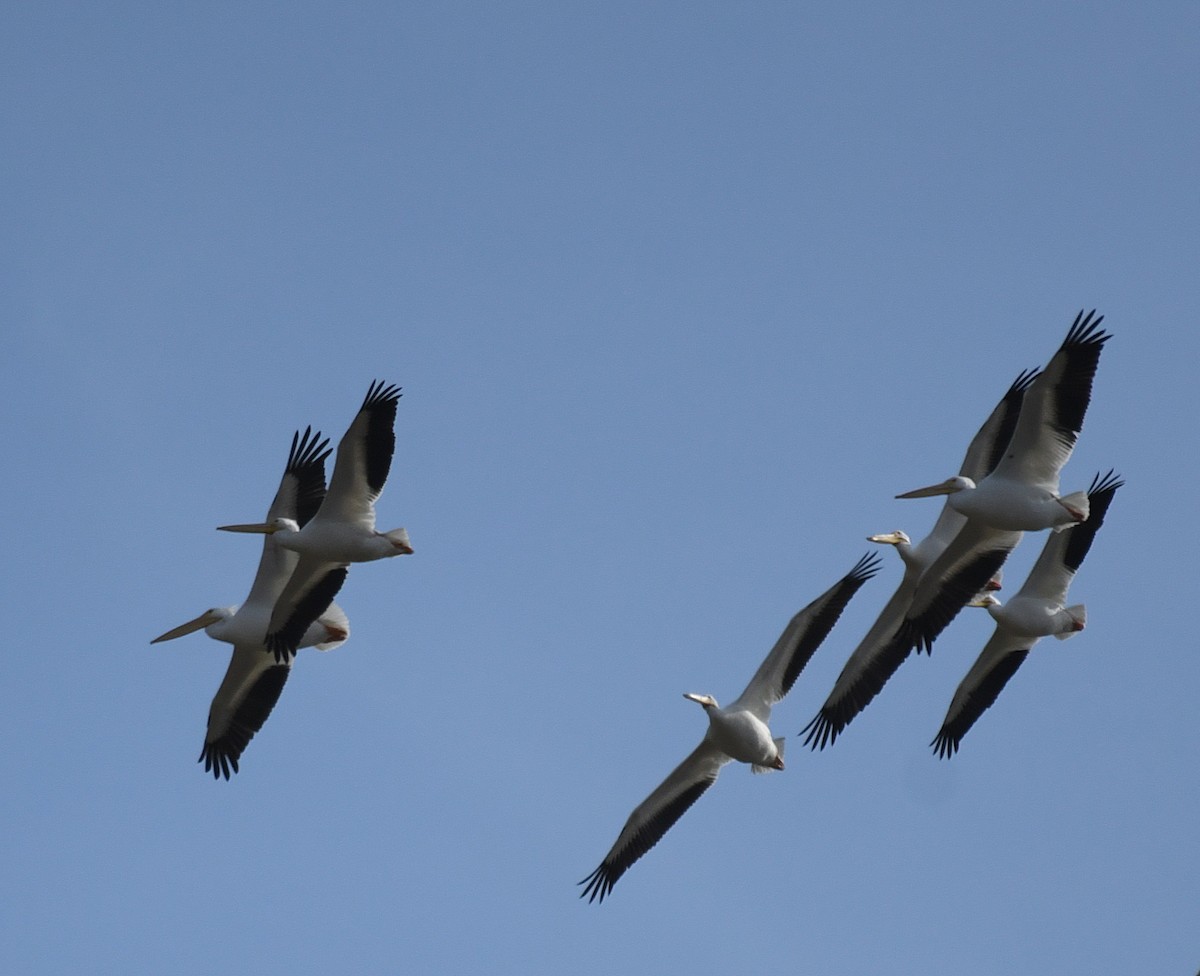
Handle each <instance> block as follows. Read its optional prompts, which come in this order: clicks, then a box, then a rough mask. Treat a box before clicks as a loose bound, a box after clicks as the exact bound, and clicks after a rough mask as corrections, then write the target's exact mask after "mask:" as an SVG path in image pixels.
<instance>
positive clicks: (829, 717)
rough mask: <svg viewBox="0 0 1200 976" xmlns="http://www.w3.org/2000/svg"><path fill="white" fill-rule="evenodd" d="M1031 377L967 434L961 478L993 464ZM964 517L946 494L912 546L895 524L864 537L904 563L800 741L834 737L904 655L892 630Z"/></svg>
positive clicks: (814, 743)
mask: <svg viewBox="0 0 1200 976" xmlns="http://www.w3.org/2000/svg"><path fill="white" fill-rule="evenodd" d="M1036 376H1037V371H1036V370H1026V371H1025V372H1023V373H1021V374H1020V375H1019V376H1018V377H1017V378H1016V379H1015V380H1014V381H1013V382H1012V385H1011V386H1009V388H1008V390H1007V391H1006V392H1005V394H1004V396H1003V397H1001V398H1000V402H999V403H997V404H996V406H995V407H994V408H993V409H992V412H991V413H990V414H989V415H988V418H987V420H985V421H984V422H983V425H982V426H981V427H980V428H979V430H978V431H976V433H975V436H974V437H973V438H971V444H970V446H969V447H968V448H967V454H966V457H964V458H963V462H962V467H961V468H960V469H959V472H960V474H962V475H963V476H964V477H968V478H973V479H977V480H982V479H983V478H984V477H986V476H987V474H988V473H989V472H990V471H991V470H992V469H993V468H994V467H995V466H996V463H997V462H998V461H999V460H1000V457H1001V456H1002V455H1003V453H1004V451H1005V449H1006V448H1007V447H1008V442H1009V439H1010V438H1011V437H1012V433H1013V428H1014V427H1015V426H1016V423H1017V416H1018V414H1019V413H1020V410H1021V402H1022V400H1023V399H1024V398H1025V391H1026V390H1027V389H1028V388H1029V384H1030V383H1032V382H1033V380H1034V378H1035V377H1036ZM966 521H967V518H966V516H965V515H961V514H959V512H958V511H956V510H955V509H954V508H952V507H951V506H950V504H949V500H948V499H947V503H946V504H943V506H942V512H941V514H940V515H939V516H938V520H937V522H936V523H935V524H934V526H933V529H932V531H930V533H929V534H928V535H927V536H925V538H924V539H922V540H921V541H920V542H919V543H917V544H916V545H913V544H912V541H911V540H910V539H909V537H908V534H907V533H905V532H904V531H903V530H901V529H897V530H896V531H895V532H887V533H882V534H880V535H872V536H868V540H869V541H870V542H875V543H879V544H880V545H891V546H895V547H896V551H897V552H898V553H899V555H900V559H901V560H902V561H903V562H904V576H903V578H902V579H901V580H900V585H899V586H898V587H897V588H896V592H895V593H893V594H892V597H891V599H890V600H888V602H887V603H886V604H885V605H884V608H883V609H882V610H881V611H880V613H879V616H878V617H877V618H876V620H875V623H874V624H872V625H871V629H870V630H869V631H867V634H866V636H865V637H863V639H862V641H860V642H859V645H858V647H856V648H855V649H854V651H853V652H852V653H851V655H850V658H849V659H848V660H847V661H846V665H845V667H843V668H842V672H841V674H839V675H838V679H837V681H836V682H835V683H834V686H833V690H832V691H831V692H830V693H829V697H828V698H826V699H825V704H824V705H822V706H821V710H820V711H819V712H818V713H817V714H816V716H814V718H813V720H812V721H811V722H809V723H808V725H806V726H805V727H804V729H803V730H802V731H801V733H800V734H801V735H803V736H805V739H804V744H805V745H808V746H811V747H812V748H813V749H824V748H825V746H826V745H829V744H832V743H834V742H835V741H837V737H838V736H839V735H841V733H842V731H843V730H844V729H845V728H846V726H847V725H848V724H849V723H850V722H851V720H853V719H854V717H855V716H856V715H858V713H859V712H861V711H862V710H863V709H864V708H866V707H867V705H868V704H870V702H871V699H873V698H874V697H875V696H876V695H877V694H879V692H880V690H881V689H882V688H883V686H884V684H885V683H886V682H887V680H888V679H889V678H890V677H891V676H892V675H893V674H895V673H896V671H897V669H898V668H899V667H900V665H901V664H903V663H904V661H905V660H906V659H907V658H908V656H909V653H910V652H911V650H912V645H911V644H910V643H906V642H905V640H904V639H903V638H902V637H899V636H898V635H897V633H896V631H897V629H898V628H899V626H900V623H901V621H903V620H904V615H905V613H906V612H907V611H908V607H909V604H910V603H911V602H912V596H913V593H914V592H915V591H916V588H917V582H918V580H920V578H921V573H923V572H924V571H925V569H926V568H928V567H929V565H930V564H932V562H933V561H934V559H936V558H937V557H938V556H939V555H940V554H941V553H942V552H943V551H944V550H945V548H946V546H948V545H949V544H950V542H951V540H952V539H953V538H954V537H955V536H956V535H957V534H958V531H959V530H960V529H961V528H962V527H963V525H964V524H965V523H966ZM984 585H985V587H987V588H999V585H1000V583H999V579H998V577H996V578H993V579H991V580H988V581H987V583H985V584H984Z"/></svg>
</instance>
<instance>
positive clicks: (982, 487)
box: [896, 470, 1088, 532]
mask: <svg viewBox="0 0 1200 976" xmlns="http://www.w3.org/2000/svg"><path fill="white" fill-rule="evenodd" d="M1057 487H1058V477H1057V474H1056V476H1055V478H1054V484H1053V487H1051V486H1050V485H1049V484H1031V483H1029V482H1026V481H1022V480H1021V479H1020V478H1013V477H1011V476H1006V475H1005V474H1004V473H1003V472H1001V471H999V470H998V471H996V472H993V473H992V474H991V475H989V476H988V477H987V478H984V479H983V481H982V482H980V483H979V484H978V485H977V484H976V483H975V482H974V481H972V480H971V479H970V478H964V477H962V476H956V477H954V478H951V479H949V481H945V482H943V483H942V484H941V485H932V486H930V487H929V488H925V489H921V488H918V489H917V490H916V491H915V492H906V493H905V494H903V495H898V496H896V497H898V498H920V497H923V496H922V492H927V493H929V494H931V495H938V494H946V495H949V496H950V497H949V498H947V499H946V503H947V504H948V505H949V506H950V507H951V508H953V509H954V510H955V511H956V512H958V513H959V514H960V515H963V516H964V517H966V518H973V519H977V520H978V521H980V522H983V523H984V524H985V525H988V526H991V527H992V528H994V529H1003V530H1005V531H1008V532H1040V531H1041V530H1042V529H1056V528H1062V527H1064V526H1067V525H1073V524H1075V523H1076V522H1083V521H1084V520H1086V519H1087V516H1088V510H1087V494H1086V493H1084V492H1082V491H1079V492H1075V493H1074V494H1071V495H1068V496H1067V497H1066V498H1059V496H1058V495H1057V494H1056V489H1057Z"/></svg>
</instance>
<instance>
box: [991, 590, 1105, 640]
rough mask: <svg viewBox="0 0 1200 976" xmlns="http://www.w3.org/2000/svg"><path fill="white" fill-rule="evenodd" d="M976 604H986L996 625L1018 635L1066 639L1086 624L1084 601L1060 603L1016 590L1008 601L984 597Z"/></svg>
mask: <svg viewBox="0 0 1200 976" xmlns="http://www.w3.org/2000/svg"><path fill="white" fill-rule="evenodd" d="M978 605H979V606H983V607H986V608H987V611H988V613H990V614H991V615H992V619H993V620H995V621H996V626H997V627H1000V628H1002V629H1004V630H1006V631H1008V632H1009V633H1010V634H1015V635H1016V636H1018V637H1034V638H1038V637H1058V638H1060V639H1063V640H1065V639H1066V638H1068V637H1070V636H1072V635H1073V634H1075V633H1077V632H1078V631H1081V630H1083V628H1084V626H1085V625H1086V624H1087V611H1086V609H1085V608H1084V606H1083V604H1078V605H1076V606H1073V607H1064V606H1059V605H1058V604H1057V603H1051V602H1048V601H1047V600H1045V599H1043V598H1041V597H1035V596H1022V595H1021V594H1019V593H1018V594H1017V595H1016V596H1015V597H1013V598H1012V599H1011V600H1009V601H1008V603H1001V602H1000V601H999V600H997V599H996V598H995V597H992V596H988V597H983V598H981V599H980V600H979V602H978Z"/></svg>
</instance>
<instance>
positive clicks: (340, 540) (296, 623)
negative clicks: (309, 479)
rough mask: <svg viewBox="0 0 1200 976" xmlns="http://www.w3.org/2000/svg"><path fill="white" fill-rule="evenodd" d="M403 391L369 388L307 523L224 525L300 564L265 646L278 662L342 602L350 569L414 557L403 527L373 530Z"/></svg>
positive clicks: (278, 603) (274, 615) (273, 617)
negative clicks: (264, 540) (272, 544)
mask: <svg viewBox="0 0 1200 976" xmlns="http://www.w3.org/2000/svg"><path fill="white" fill-rule="evenodd" d="M399 399H400V388H399V387H397V386H385V385H384V383H383V382H382V381H376V382H374V383H372V384H371V386H370V389H368V390H367V395H366V398H365V399H364V400H363V403H362V406H361V407H360V408H359V411H358V413H357V415H355V417H354V420H353V421H352V422H351V424H350V427H349V428H348V429H347V430H346V433H345V434H344V435H343V437H342V439H341V442H340V443H339V444H338V449H337V461H336V462H335V463H334V466H333V477H331V478H330V479H329V490H328V491H327V492H326V494H325V500H324V501H323V502H322V503H321V507H320V508H319V509H318V510H317V513H316V514H315V515H314V516H313V517H312V519H311V521H309V522H308V524H307V525H305V526H303V527H301V526H300V525H298V524H297V522H296V520H294V519H290V518H286V517H281V518H272V519H269V520H268V521H266V522H255V523H251V524H246V525H222V526H220V527H219V528H220V529H221V531H224V532H260V533H266V534H268V535H270V536H271V537H272V538H274V539H275V541H276V542H277V543H278V544H279V545H280V546H283V547H284V548H285V549H289V550H291V551H292V552H297V553H299V554H300V561H299V563H298V565H297V566H296V569H295V571H294V572H293V573H292V576H291V579H290V580H288V584H287V586H286V587H285V588H284V591H283V593H282V594H280V596H279V599H278V601H276V604H275V610H274V612H273V613H272V614H271V622H270V624H269V626H268V630H267V638H266V644H267V648H268V649H269V650H270V651H272V652H273V653H274V654H275V658H276V660H278V661H286V660H287V659H288V658H289V657H291V655H293V654H295V653H296V648H297V647H299V646H300V641H301V640H302V639H303V636H304V634H305V632H306V631H307V630H308V627H309V626H310V625H311V624H312V622H313V621H314V620H316V619H317V618H318V617H319V616H320V615H321V614H322V613H324V611H325V608H326V607H328V606H329V604H330V603H331V602H332V601H333V598H334V597H335V596H337V593H338V590H340V589H341V586H342V584H343V583H344V582H345V580H346V573H347V567H348V566H349V565H350V564H351V563H363V562H370V561H372V560H375V559H385V558H387V557H390V556H400V555H405V554H408V553H411V552H412V551H413V550H412V545H411V544H410V542H409V539H408V533H407V532H406V531H405V530H404V529H393V530H392V531H390V532H376V531H375V501H376V499H378V498H379V495H380V493H382V491H383V486H384V483H385V482H386V481H387V476H388V472H389V470H390V469H391V465H392V454H393V452H394V451H395V448H396V435H395V433H394V430H393V427H394V425H395V421H396V404H397V401H399Z"/></svg>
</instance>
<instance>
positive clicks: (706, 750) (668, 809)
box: [579, 738, 730, 902]
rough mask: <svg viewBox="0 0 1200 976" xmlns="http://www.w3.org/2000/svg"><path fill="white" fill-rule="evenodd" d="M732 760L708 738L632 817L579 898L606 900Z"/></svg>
mask: <svg viewBox="0 0 1200 976" xmlns="http://www.w3.org/2000/svg"><path fill="white" fill-rule="evenodd" d="M729 761H730V759H729V757H728V756H727V755H725V754H724V753H723V752H721V750H720V749H718V748H717V747H716V746H714V745H712V744H711V743H710V742H709V741H708V739H707V738H706V739H705V740H704V741H703V742H701V743H700V745H698V746H697V747H696V748H695V749H694V750H693V751H692V754H691V755H690V756H688V757H687V758H686V759H685V760H684V761H683V762H681V763H680V764H679V765H678V766H676V767H675V769H674V771H673V772H672V773H671V775H670V776H668V777H667V778H666V779H665V780H663V781H662V783H661V784H660V785H659V787H658V788H657V789H656V790H655V791H654V792H653V793H651V794H650V795H649V796H648V797H646V799H645V800H643V801H642V802H641V803H640V804H639V805H638V807H637V809H635V810H634V811H633V813H631V814H630V815H629V819H628V820H627V821H625V826H624V827H623V828H622V829H621V833H620V835H619V836H618V837H617V842H616V843H615V844H613V846H612V849H611V850H610V851H609V852H608V854H607V856H606V857H605V858H604V860H603V861H601V862H600V866H599V867H598V868H596V870H595V871H593V872H592V873H591V874H589V875H588V876H587V877H586V878H584V879H583V880H582V881H580V882H579V883H580V884H581V885H585V887H584V889H583V891H582V892H581V893H580V895H579V897H580V898H585V897H586V898H587V900H588V901H589V902H592V901H596V900H597V899H599V900H600V901H604V898H605V896H606V895H607V894H608V893H609V892H611V891H612V889H613V885H615V884H616V883H617V881H619V880H620V878H621V875H623V874H624V873H625V872H626V871H628V870H629V869H630V868H631V867H632V866H633V864H634V863H635V862H636V861H637V859H638V858H640V857H641V856H642V855H643V854H645V853H646V852H647V851H648V850H650V848H652V847H653V846H654V845H655V844H657V843H658V842H659V841H660V840H661V839H662V836H663V834H665V833H666V832H667V831H668V830H670V829H671V827H672V826H673V825H674V823H675V821H676V820H678V819H679V818H680V817H682V816H683V815H684V813H686V812H687V809H688V807H690V806H691V805H692V804H693V803H695V802H696V801H697V800H698V799H700V795H701V794H702V793H703V792H704V791H705V790H707V789H708V788H709V787H710V786H712V785H713V783H715V782H716V781H717V774H718V773H719V772H720V771H721V767H722V766H724V765H725V763H727V762H729Z"/></svg>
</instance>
